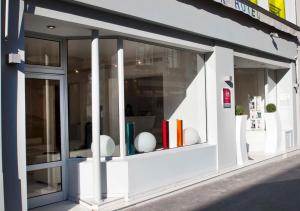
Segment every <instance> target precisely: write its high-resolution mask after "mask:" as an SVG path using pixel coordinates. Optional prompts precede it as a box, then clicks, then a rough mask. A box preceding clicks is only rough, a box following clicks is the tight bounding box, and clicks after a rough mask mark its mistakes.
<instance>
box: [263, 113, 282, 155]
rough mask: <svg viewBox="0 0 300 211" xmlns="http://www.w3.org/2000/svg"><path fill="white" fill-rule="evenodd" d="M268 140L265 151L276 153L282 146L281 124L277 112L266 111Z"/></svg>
mask: <svg viewBox="0 0 300 211" xmlns="http://www.w3.org/2000/svg"><path fill="white" fill-rule="evenodd" d="M265 120H266V134H267V140H266V145H265V153H267V154H275V153H278V152H279V151H280V147H281V126H280V120H279V115H278V113H277V112H274V113H265Z"/></svg>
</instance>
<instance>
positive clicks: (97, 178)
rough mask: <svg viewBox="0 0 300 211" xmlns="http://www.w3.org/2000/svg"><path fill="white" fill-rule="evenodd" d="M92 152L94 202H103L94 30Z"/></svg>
mask: <svg viewBox="0 0 300 211" xmlns="http://www.w3.org/2000/svg"><path fill="white" fill-rule="evenodd" d="M91 49H92V139H93V143H92V152H93V170H94V185H93V186H94V201H95V203H97V204H99V203H100V201H101V160H100V61H99V32H98V30H92V43H91Z"/></svg>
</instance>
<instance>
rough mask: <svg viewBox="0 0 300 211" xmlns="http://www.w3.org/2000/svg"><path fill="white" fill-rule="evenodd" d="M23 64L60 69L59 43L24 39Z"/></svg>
mask: <svg viewBox="0 0 300 211" xmlns="http://www.w3.org/2000/svg"><path fill="white" fill-rule="evenodd" d="M25 63H26V64H30V65H42V66H52V67H60V45H59V42H58V41H51V40H42V39H36V38H30V37H25Z"/></svg>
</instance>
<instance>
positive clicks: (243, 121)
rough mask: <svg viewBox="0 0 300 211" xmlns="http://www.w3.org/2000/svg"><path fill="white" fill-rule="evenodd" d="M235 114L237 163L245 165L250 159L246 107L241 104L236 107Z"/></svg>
mask: <svg viewBox="0 0 300 211" xmlns="http://www.w3.org/2000/svg"><path fill="white" fill-rule="evenodd" d="M235 115H236V116H235V123H236V133H235V134H236V151H237V163H238V165H243V164H244V163H245V162H246V161H247V160H248V154H247V142H246V125H247V115H245V113H244V108H243V107H242V106H240V105H237V106H236V107H235Z"/></svg>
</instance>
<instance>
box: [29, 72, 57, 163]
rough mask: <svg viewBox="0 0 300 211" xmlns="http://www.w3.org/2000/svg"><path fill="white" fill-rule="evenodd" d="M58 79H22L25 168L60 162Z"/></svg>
mask: <svg viewBox="0 0 300 211" xmlns="http://www.w3.org/2000/svg"><path fill="white" fill-rule="evenodd" d="M59 88H60V86H59V81H58V80H44V79H31V78H27V79H26V158H27V165H32V164H38V163H46V162H52V161H59V160H60V159H61V134H60V89H59Z"/></svg>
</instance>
